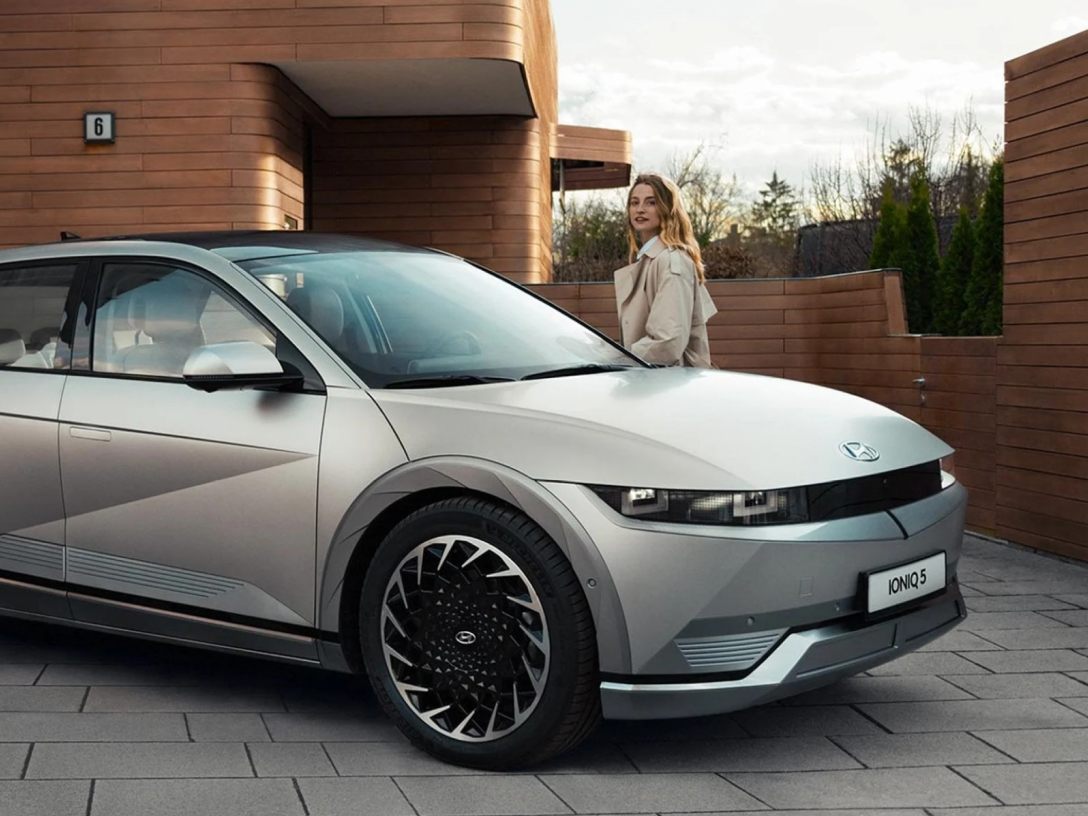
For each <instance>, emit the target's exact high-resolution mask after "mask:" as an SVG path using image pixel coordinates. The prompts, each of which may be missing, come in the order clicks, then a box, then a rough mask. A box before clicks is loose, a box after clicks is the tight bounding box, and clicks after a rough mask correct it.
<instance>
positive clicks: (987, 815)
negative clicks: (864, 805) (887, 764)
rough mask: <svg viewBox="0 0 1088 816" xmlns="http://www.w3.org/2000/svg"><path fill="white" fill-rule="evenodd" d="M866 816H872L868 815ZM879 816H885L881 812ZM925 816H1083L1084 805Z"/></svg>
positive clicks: (965, 810)
mask: <svg viewBox="0 0 1088 816" xmlns="http://www.w3.org/2000/svg"><path fill="white" fill-rule="evenodd" d="M868 816H874V815H873V814H869V815H868ZM879 816H887V814H886V813H884V812H883V811H881V812H880V814H879ZM927 816H1085V809H1084V805H1007V806H1005V807H1002V808H959V809H956V810H945V809H944V808H931V809H930V810H929V812H928V814H927Z"/></svg>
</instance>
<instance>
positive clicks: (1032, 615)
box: [957, 607, 1066, 633]
mask: <svg viewBox="0 0 1088 816" xmlns="http://www.w3.org/2000/svg"><path fill="white" fill-rule="evenodd" d="M1064 626H1066V624H1064V623H1062V622H1061V621H1058V620H1055V619H1054V618H1052V617H1047V616H1046V615H1040V614H1039V613H1038V612H1033V611H1029V610H1020V611H1017V612H976V613H974V614H973V615H972V614H970V607H968V616H967V620H965V621H964V622H963V623H961V624H960V625H959V627H957V628H958V630H960V631H963V632H982V633H986V632H991V631H994V630H1001V629H1061V628H1063V627H1064Z"/></svg>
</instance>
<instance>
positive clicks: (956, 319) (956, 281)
mask: <svg viewBox="0 0 1088 816" xmlns="http://www.w3.org/2000/svg"><path fill="white" fill-rule="evenodd" d="M974 255H975V226H974V223H973V222H972V221H971V215H970V213H969V212H968V211H967V208H966V207H962V208H960V220H959V221H958V222H957V223H956V228H955V229H954V230H952V241H951V243H950V244H949V246H948V252H947V254H946V255H945V256H944V260H943V261H942V262H941V268H940V270H939V272H938V273H937V296H936V300H935V302H934V307H933V329H934V331H937V332H940V333H941V334H944V335H955V334H958V333H959V328H960V321H961V320H962V319H963V309H964V305H963V304H964V300H963V298H964V292H965V290H966V289H967V281H968V279H969V278H970V277H971V260H972V258H974Z"/></svg>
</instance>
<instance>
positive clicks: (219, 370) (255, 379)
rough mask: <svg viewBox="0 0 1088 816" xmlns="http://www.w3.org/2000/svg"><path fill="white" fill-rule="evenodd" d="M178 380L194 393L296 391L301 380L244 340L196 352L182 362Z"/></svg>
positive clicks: (262, 350) (216, 345)
mask: <svg viewBox="0 0 1088 816" xmlns="http://www.w3.org/2000/svg"><path fill="white" fill-rule="evenodd" d="M181 376H182V378H183V379H184V380H185V384H186V385H188V386H189V387H190V388H195V389H197V390H198V391H219V390H222V389H225V388H232V389H241V388H258V387H271V388H288V387H297V386H300V385H302V379H303V378H302V375H301V374H300V373H299V372H297V371H291V372H288V371H284V370H283V366H282V365H281V364H280V361H279V360H277V359H276V355H275V354H273V353H272V352H271V351H269V350H268V349H266V348H265V347H264V346H262V345H260V344H258V343H253V342H250V341H248V340H241V341H238V342H234V343H213V344H212V345H209V346H202V347H201V348H198V349H197V350H196V351H194V352H193V353H192V354H190V355H189V359H188V360H186V361H185V368H184V369H183V370H182V375H181Z"/></svg>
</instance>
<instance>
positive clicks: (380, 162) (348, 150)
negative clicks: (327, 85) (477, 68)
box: [311, 116, 551, 281]
mask: <svg viewBox="0 0 1088 816" xmlns="http://www.w3.org/2000/svg"><path fill="white" fill-rule="evenodd" d="M313 138H314V153H313V166H312V171H311V172H312V181H313V188H312V192H311V195H312V198H313V201H312V205H313V225H312V226H313V229H315V230H319V231H327V232H348V233H362V234H366V235H371V236H375V237H381V238H386V239H388V240H392V241H401V242H404V243H409V244H417V245H422V246H432V247H436V248H438V249H443V250H446V251H447V252H453V253H455V254H457V255H462V256H464V257H466V258H470V259H472V260H474V261H477V262H479V263H482V264H484V265H485V266H487V267H489V268H491V269H494V270H496V271H498V272H503V273H505V274H507V275H509V276H510V277H511V278H513V279H514V280H519V281H538V280H541V278H542V276H543V274H544V270H545V267H549V268H550V255H548V256H546V255H545V254H544V253H543V250H542V247H541V242H540V235H541V232H542V231H543V230H544V229H547V234H548V235H550V234H551V227H550V221H549V220H547V218H545V215H547V216H548V217H550V213H551V208H550V207H548V208H545V207H544V206H543V201H544V200H545V197H547V198H550V196H551V191H550V188H546V189H545V190H544V191H543V193H542V191H541V184H542V183H546V182H547V179H542V173H541V171H540V161H541V151H542V147H541V144H540V128H539V124H538V122H536V121H535V120H524V119H516V118H514V117H482V116H476V117H450V118H410V119H339V120H334V121H333V122H332V123H331V125H330V127H329V129H328V130H317V129H315V130H314V133H313Z"/></svg>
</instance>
